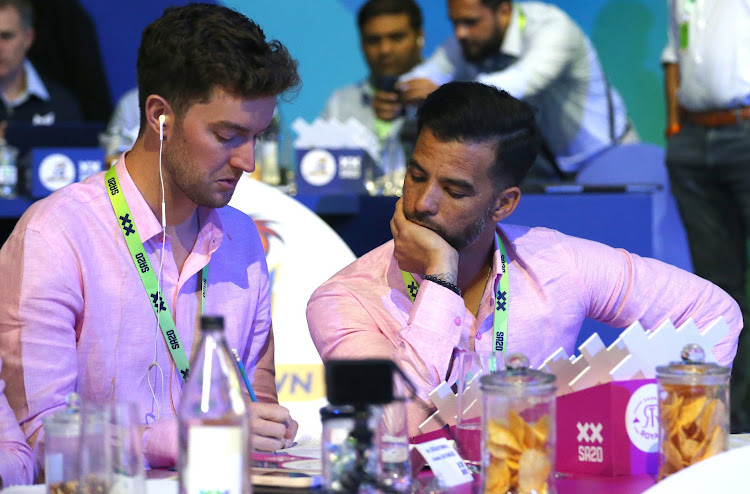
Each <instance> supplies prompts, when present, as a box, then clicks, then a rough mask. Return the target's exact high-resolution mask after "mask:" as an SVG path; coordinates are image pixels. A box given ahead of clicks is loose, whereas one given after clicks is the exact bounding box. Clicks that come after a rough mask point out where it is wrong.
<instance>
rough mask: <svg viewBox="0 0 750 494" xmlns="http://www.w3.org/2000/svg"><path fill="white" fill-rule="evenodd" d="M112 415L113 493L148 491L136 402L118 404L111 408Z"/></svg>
mask: <svg viewBox="0 0 750 494" xmlns="http://www.w3.org/2000/svg"><path fill="white" fill-rule="evenodd" d="M109 412H110V413H109V427H110V431H109V432H110V436H109V437H110V441H111V452H112V493H113V494H139V493H142V492H146V484H145V476H144V473H143V452H142V449H141V448H142V446H141V424H140V421H139V420H138V409H137V406H136V405H135V403H115V404H113V405H111V406H110V408H109Z"/></svg>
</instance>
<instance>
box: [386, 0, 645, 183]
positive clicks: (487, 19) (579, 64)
mask: <svg viewBox="0 0 750 494" xmlns="http://www.w3.org/2000/svg"><path fill="white" fill-rule="evenodd" d="M447 1H448V14H449V16H450V20H451V22H452V23H453V31H454V36H453V37H452V38H450V39H448V40H447V41H446V42H445V43H443V45H442V46H440V47H439V48H438V49H437V50H436V51H435V52H434V53H433V55H432V56H431V57H430V58H428V59H427V60H426V61H425V62H424V63H423V64H420V65H418V66H417V67H416V68H415V69H414V70H412V71H411V72H409V73H408V74H406V75H404V76H402V77H401V79H400V82H399V84H398V86H397V87H398V88H399V89H400V91H401V93H400V94H401V100H402V101H404V102H407V103H417V102H419V101H421V100H423V99H424V98H425V97H426V96H427V95H428V94H430V93H431V92H432V91H434V90H435V89H436V88H437V87H438V86H439V85H440V84H443V83H445V82H447V81H451V80H464V81H466V80H476V81H479V82H482V83H484V84H490V85H493V86H495V87H498V88H500V89H503V90H506V91H508V92H509V93H510V94H512V95H513V96H515V97H517V98H520V99H521V100H523V101H525V102H527V103H529V104H531V106H532V107H534V108H535V109H536V111H537V122H538V123H539V127H540V129H541V132H542V137H543V139H544V140H543V143H542V149H541V152H540V159H538V160H537V163H535V165H534V167H533V168H532V169H531V170H530V172H529V176H528V179H530V180H539V181H555V180H561V179H570V178H572V177H573V176H574V175H575V172H576V171H577V170H579V169H580V168H581V167H582V166H585V163H586V161H587V160H588V159H590V158H592V157H593V156H595V155H596V154H598V153H600V152H602V151H604V150H605V149H607V148H609V147H611V146H616V145H618V144H622V143H628V142H637V141H638V135H637V133H636V132H635V129H634V128H633V127H632V125H631V124H630V123H629V121H628V117H627V110H626V108H625V103H624V102H623V100H622V98H621V97H620V95H619V94H618V92H617V91H616V90H615V89H614V88H613V87H612V86H611V85H610V84H609V82H608V81H607V77H606V75H605V74H604V71H603V69H602V66H601V63H600V62H599V58H598V57H597V54H596V51H595V50H594V47H593V46H592V44H591V41H590V40H589V39H588V38H587V37H586V35H585V34H584V33H583V31H582V30H581V28H580V27H579V26H578V25H576V23H575V22H573V20H572V19H571V18H570V17H569V16H568V15H567V14H566V13H565V12H563V11H562V10H560V9H559V8H558V7H556V6H554V5H550V4H546V3H541V2H511V1H510V0H447Z"/></svg>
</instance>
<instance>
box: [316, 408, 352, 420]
mask: <svg viewBox="0 0 750 494" xmlns="http://www.w3.org/2000/svg"><path fill="white" fill-rule="evenodd" d="M353 418H354V407H353V406H351V405H340V406H334V405H326V406H324V407H323V408H321V409H320V420H321V421H322V422H325V421H326V420H335V419H353Z"/></svg>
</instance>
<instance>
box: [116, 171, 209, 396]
mask: <svg viewBox="0 0 750 494" xmlns="http://www.w3.org/2000/svg"><path fill="white" fill-rule="evenodd" d="M104 180H105V181H106V183H107V189H108V190H109V200H110V201H111V202H112V209H114V211H115V216H117V221H118V222H119V223H120V229H121V230H122V235H123V237H124V238H125V243H126V244H127V246H128V250H129V251H130V256H131V257H132V258H133V264H135V268H136V269H137V270H138V274H139V275H140V277H141V282H143V287H144V288H145V289H146V293H147V294H148V297H149V299H150V302H151V306H152V307H153V309H154V314H156V317H157V319H158V320H159V327H160V328H161V332H162V334H163V335H164V341H165V342H166V344H167V348H168V349H169V353H170V354H171V355H172V360H173V361H174V363H175V365H176V366H177V369H178V370H179V371H180V376H181V379H182V381H183V382H185V380H186V379H187V377H188V373H189V372H190V364H189V362H188V357H187V354H186V353H185V349H184V347H183V346H182V342H181V341H180V335H179V334H178V333H177V327H176V326H175V323H174V319H173V318H172V313H171V312H170V311H169V307H167V306H166V304H164V298H163V297H162V294H161V289H160V287H159V281H158V280H157V278H156V275H155V274H154V270H153V269H152V268H151V262H149V260H148V256H146V250H145V249H144V248H143V242H141V236H140V235H139V234H138V229H137V228H136V226H135V222H134V221H133V215H132V213H131V212H130V208H129V207H128V203H127V201H126V200H125V195H124V194H123V193H122V187H120V182H119V180H117V172H116V171H115V167H114V166H113V167H112V168H110V169H109V170H108V171H107V173H106V175H105V176H104ZM201 278H202V279H201V314H203V313H205V311H206V290H207V286H208V264H206V266H205V267H204V268H203V270H202V271H201Z"/></svg>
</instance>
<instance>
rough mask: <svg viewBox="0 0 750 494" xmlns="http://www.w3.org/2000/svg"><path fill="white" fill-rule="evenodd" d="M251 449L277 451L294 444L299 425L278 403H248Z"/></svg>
mask: <svg viewBox="0 0 750 494" xmlns="http://www.w3.org/2000/svg"><path fill="white" fill-rule="evenodd" d="M249 407H250V427H251V429H252V431H253V438H252V444H253V449H256V450H259V451H277V450H279V449H283V448H288V447H290V446H291V445H292V444H293V443H294V437H295V436H296V435H297V428H298V427H299V424H297V421H296V420H294V419H292V417H291V416H290V415H289V410H287V409H286V408H284V407H283V406H281V405H279V404H278V403H259V402H258V403H256V402H251V403H249Z"/></svg>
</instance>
